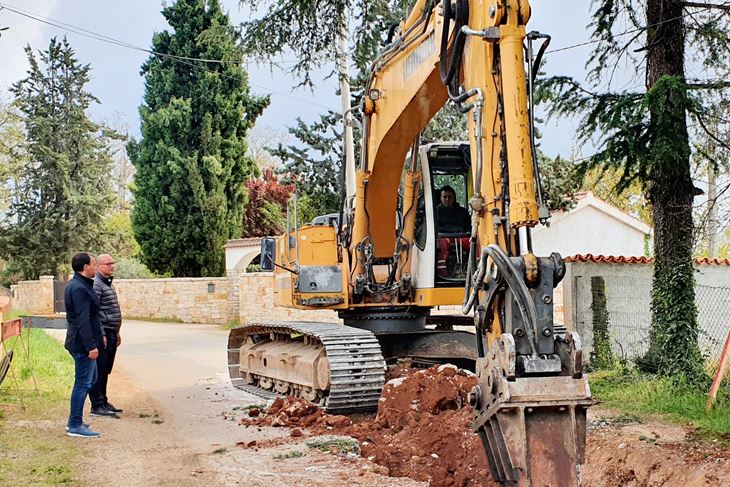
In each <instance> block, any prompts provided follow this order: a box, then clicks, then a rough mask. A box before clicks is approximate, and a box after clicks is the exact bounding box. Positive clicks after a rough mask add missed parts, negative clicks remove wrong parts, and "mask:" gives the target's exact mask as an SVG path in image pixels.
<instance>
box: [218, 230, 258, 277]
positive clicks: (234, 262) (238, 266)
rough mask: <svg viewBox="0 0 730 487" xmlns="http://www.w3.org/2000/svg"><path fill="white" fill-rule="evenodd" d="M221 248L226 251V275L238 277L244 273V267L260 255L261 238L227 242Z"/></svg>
mask: <svg viewBox="0 0 730 487" xmlns="http://www.w3.org/2000/svg"><path fill="white" fill-rule="evenodd" d="M223 248H224V249H226V275H227V276H229V277H232V276H236V275H240V274H243V273H244V272H246V267H248V265H249V264H250V263H251V261H252V260H254V259H255V258H256V257H258V256H259V253H261V238H260V237H253V238H237V239H233V240H229V241H228V243H227V244H226V245H224V247H223Z"/></svg>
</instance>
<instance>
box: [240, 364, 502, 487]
mask: <svg viewBox="0 0 730 487" xmlns="http://www.w3.org/2000/svg"><path fill="white" fill-rule="evenodd" d="M388 375H389V377H393V376H395V377H396V378H395V379H391V380H390V381H389V382H388V383H387V384H386V385H385V387H384V388H383V394H382V396H381V398H380V403H379V405H378V413H377V416H376V417H375V418H372V417H368V418H360V419H359V420H358V421H356V422H355V423H354V424H353V423H352V421H351V420H350V419H349V418H348V417H347V416H337V415H330V414H326V413H324V412H323V411H322V410H321V409H319V408H318V407H317V406H316V405H314V404H312V403H309V402H307V401H305V400H303V399H298V398H286V399H277V400H276V401H274V403H273V404H272V405H271V406H270V407H269V408H268V410H267V411H266V414H265V415H263V416H260V417H257V418H246V419H243V420H242V421H241V423H242V424H244V425H258V426H261V425H266V426H288V427H293V428H297V427H306V428H309V429H310V430H311V431H312V432H313V433H315V434H319V433H328V434H332V433H336V434H339V435H347V436H352V437H355V438H357V439H358V440H359V441H360V447H361V452H362V456H363V457H365V458H367V459H368V460H370V461H372V462H374V463H377V464H378V465H381V466H383V467H385V468H386V469H387V472H385V471H384V472H383V473H387V474H389V475H390V476H393V477H410V478H412V479H415V480H423V481H428V482H430V484H429V485H432V486H434V487H466V486H470V487H471V486H485V487H486V486H494V485H497V484H496V483H494V482H493V481H492V480H491V477H490V475H489V468H488V465H487V461H486V457H485V456H484V453H483V450H482V446H481V443H480V440H479V437H478V436H477V435H476V434H474V433H473V432H472V430H471V429H470V427H469V420H470V417H471V407H470V406H468V405H466V395H467V393H468V392H469V391H470V390H471V388H472V387H473V386H474V385H475V384H476V377H474V375H473V374H471V373H469V372H466V371H463V370H459V369H457V368H456V367H454V366H452V365H442V366H434V367H431V368H430V369H426V370H419V371H417V372H414V371H413V370H412V369H410V370H408V369H406V368H404V367H401V368H398V369H397V370H391V371H389V374H388Z"/></svg>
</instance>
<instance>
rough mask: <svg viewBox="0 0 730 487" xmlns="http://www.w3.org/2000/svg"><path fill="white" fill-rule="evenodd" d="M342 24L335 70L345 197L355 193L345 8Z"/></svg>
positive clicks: (347, 13) (337, 44) (347, 15)
mask: <svg viewBox="0 0 730 487" xmlns="http://www.w3.org/2000/svg"><path fill="white" fill-rule="evenodd" d="M343 19H344V20H343V22H342V26H341V27H340V32H339V35H338V36H337V43H336V47H337V71H338V73H339V77H340V100H341V101H342V123H343V127H344V131H343V132H344V141H343V144H344V155H345V160H344V164H345V188H346V191H347V193H346V194H347V197H348V198H350V197H352V196H354V195H355V188H356V184H355V146H354V142H353V136H352V106H351V105H350V67H349V64H348V61H349V56H348V52H347V48H348V45H349V32H348V29H349V12H348V11H347V8H345V12H344V18H343Z"/></svg>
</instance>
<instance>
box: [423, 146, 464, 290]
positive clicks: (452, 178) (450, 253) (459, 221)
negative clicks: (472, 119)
mask: <svg viewBox="0 0 730 487" xmlns="http://www.w3.org/2000/svg"><path fill="white" fill-rule="evenodd" d="M429 168H430V171H431V192H432V195H433V205H434V211H433V215H434V220H435V221H434V222H433V223H434V228H435V229H436V235H435V237H436V239H435V244H436V262H435V268H436V276H435V279H436V285H437V286H441V287H450V286H463V285H464V280H465V279H466V267H467V264H468V261H469V236H470V235H471V217H470V215H469V211H468V209H467V208H468V201H469V197H470V196H471V194H470V192H471V191H470V189H471V184H470V178H471V170H470V159H469V146H468V145H466V144H463V145H461V146H450V147H440V148H437V149H433V150H431V151H429Z"/></svg>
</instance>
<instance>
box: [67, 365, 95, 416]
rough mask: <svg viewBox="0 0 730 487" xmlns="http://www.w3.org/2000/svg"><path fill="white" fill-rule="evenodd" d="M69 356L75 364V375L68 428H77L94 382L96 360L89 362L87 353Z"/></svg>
mask: <svg viewBox="0 0 730 487" xmlns="http://www.w3.org/2000/svg"><path fill="white" fill-rule="evenodd" d="M71 356H72V357H73V358H74V362H76V375H75V377H74V388H73V390H72V391H71V414H69V416H68V427H69V428H78V427H79V426H81V423H82V422H83V416H84V402H86V396H87V395H88V394H89V389H91V386H93V385H94V383H95V382H96V378H97V373H96V360H91V359H90V358H89V353H88V352H71Z"/></svg>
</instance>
